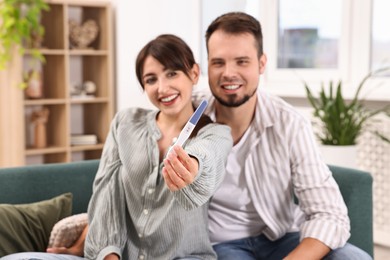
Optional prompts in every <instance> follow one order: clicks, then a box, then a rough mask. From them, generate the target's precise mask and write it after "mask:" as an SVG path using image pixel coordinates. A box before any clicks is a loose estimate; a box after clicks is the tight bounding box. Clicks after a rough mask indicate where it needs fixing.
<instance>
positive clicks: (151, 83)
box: [142, 55, 199, 116]
mask: <svg viewBox="0 0 390 260" xmlns="http://www.w3.org/2000/svg"><path fill="white" fill-rule="evenodd" d="M197 69H198V66H197V65H194V67H193V68H192V69H191V70H190V71H189V72H188V75H189V76H187V75H186V74H185V73H184V72H183V71H180V70H171V69H167V68H165V67H164V66H163V65H162V64H161V63H160V62H159V61H158V60H156V59H155V58H153V57H152V56H151V55H149V56H148V57H147V58H146V59H145V62H144V67H143V75H142V81H143V84H144V88H145V92H146V94H147V95H148V97H149V100H150V101H151V102H152V104H153V105H154V106H156V107H157V108H158V109H159V110H160V111H161V112H162V113H164V114H166V115H167V116H175V115H177V114H178V113H180V112H181V111H183V110H187V109H188V108H189V107H191V109H192V103H191V97H192V88H193V85H194V84H196V83H197V80H198V75H199V73H198V72H197V71H196V70H197Z"/></svg>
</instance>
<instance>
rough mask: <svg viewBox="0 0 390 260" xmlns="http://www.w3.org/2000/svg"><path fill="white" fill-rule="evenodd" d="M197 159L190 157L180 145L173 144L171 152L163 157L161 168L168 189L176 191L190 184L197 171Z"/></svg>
mask: <svg viewBox="0 0 390 260" xmlns="http://www.w3.org/2000/svg"><path fill="white" fill-rule="evenodd" d="M198 167H199V165H198V161H197V160H196V159H195V158H193V157H190V156H189V155H188V154H187V153H186V152H185V151H184V149H183V148H182V147H180V146H178V145H175V146H174V147H173V152H171V153H169V155H168V157H167V158H165V159H164V168H163V170H162V174H163V177H164V179H165V183H166V184H167V186H168V188H169V190H171V191H177V190H180V189H182V188H184V187H185V186H187V185H189V184H191V183H192V182H193V181H194V179H195V176H196V174H197V173H198Z"/></svg>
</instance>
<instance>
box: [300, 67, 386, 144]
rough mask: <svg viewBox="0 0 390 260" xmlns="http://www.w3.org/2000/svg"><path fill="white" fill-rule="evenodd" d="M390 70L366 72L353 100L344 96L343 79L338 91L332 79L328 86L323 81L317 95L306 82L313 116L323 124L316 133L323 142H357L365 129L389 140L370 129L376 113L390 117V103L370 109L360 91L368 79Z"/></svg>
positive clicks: (339, 83)
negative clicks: (316, 95)
mask: <svg viewBox="0 0 390 260" xmlns="http://www.w3.org/2000/svg"><path fill="white" fill-rule="evenodd" d="M389 70H390V68H389V67H386V68H381V69H378V70H375V71H372V72H370V73H369V74H368V75H366V76H365V77H364V78H363V79H362V81H361V82H360V83H359V86H358V88H357V89H356V92H355V94H354V96H353V98H352V100H350V101H348V100H346V99H345V98H344V96H343V91H342V82H341V80H340V81H339V82H338V83H337V86H336V91H335V92H334V83H333V82H330V83H329V86H328V88H326V87H325V86H324V84H322V86H321V90H320V92H319V93H318V97H315V96H314V95H313V93H312V91H311V89H310V87H309V86H308V84H307V83H306V82H305V81H304V82H303V83H304V87H305V91H306V96H307V99H308V101H309V103H310V105H311V106H312V107H313V116H314V118H315V119H317V122H318V124H319V126H320V131H319V132H317V133H316V135H317V137H318V138H319V140H320V142H321V143H322V144H324V145H355V144H356V143H357V139H358V137H359V136H360V135H361V134H362V133H363V132H364V131H370V132H372V133H374V134H375V135H377V136H378V137H379V138H381V139H382V140H383V141H386V142H390V138H389V137H386V136H384V135H383V134H381V133H379V132H378V131H377V130H370V129H369V126H370V122H371V121H372V119H373V118H374V116H376V115H378V114H380V113H384V114H386V115H388V116H390V105H388V106H385V107H382V108H380V109H376V110H370V109H368V108H367V107H366V106H365V104H364V99H361V98H360V92H361V90H362V88H363V86H364V85H365V83H366V82H367V80H368V79H369V78H371V77H372V76H374V75H377V74H379V73H381V72H385V71H389ZM327 89H328V92H327Z"/></svg>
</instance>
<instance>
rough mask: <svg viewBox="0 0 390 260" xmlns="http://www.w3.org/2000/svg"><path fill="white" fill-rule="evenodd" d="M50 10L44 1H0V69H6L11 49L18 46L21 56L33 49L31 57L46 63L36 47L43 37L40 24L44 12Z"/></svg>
mask: <svg viewBox="0 0 390 260" xmlns="http://www.w3.org/2000/svg"><path fill="white" fill-rule="evenodd" d="M47 10H49V6H48V4H47V3H46V2H45V1H44V0H2V1H0V69H5V68H6V66H7V63H8V61H9V60H10V59H11V58H12V57H11V49H12V48H13V46H18V47H19V50H20V52H21V54H23V53H24V52H25V49H26V48H27V49H31V55H32V56H33V57H34V58H36V59H38V60H40V61H44V57H43V55H42V54H41V52H40V51H39V49H38V47H37V46H35V44H34V43H35V42H36V41H37V40H39V39H41V38H42V37H43V34H44V28H43V26H42V25H41V24H40V17H41V12H42V11H47Z"/></svg>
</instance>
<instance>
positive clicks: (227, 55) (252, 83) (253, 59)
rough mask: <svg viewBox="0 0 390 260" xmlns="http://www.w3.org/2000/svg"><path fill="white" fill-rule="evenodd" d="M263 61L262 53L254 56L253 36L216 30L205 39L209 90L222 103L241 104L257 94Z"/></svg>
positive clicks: (235, 105)
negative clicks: (207, 39)
mask: <svg viewBox="0 0 390 260" xmlns="http://www.w3.org/2000/svg"><path fill="white" fill-rule="evenodd" d="M265 63H266V58H265V56H264V55H262V57H261V58H260V59H259V58H258V56H257V49H256V46H255V39H254V37H253V35H251V34H249V33H242V34H238V35H233V34H228V33H225V32H223V31H222V30H217V31H215V32H214V33H213V34H212V35H211V37H210V39H209V42H208V76H209V85H210V89H211V92H212V93H213V95H214V96H215V98H216V99H217V101H219V102H220V103H221V104H222V105H224V106H228V107H237V106H240V105H242V104H244V103H245V102H246V101H248V100H249V99H250V98H251V97H252V96H253V95H254V94H255V93H256V90H257V86H258V84H259V76H260V74H262V73H263V71H264V68H265Z"/></svg>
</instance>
